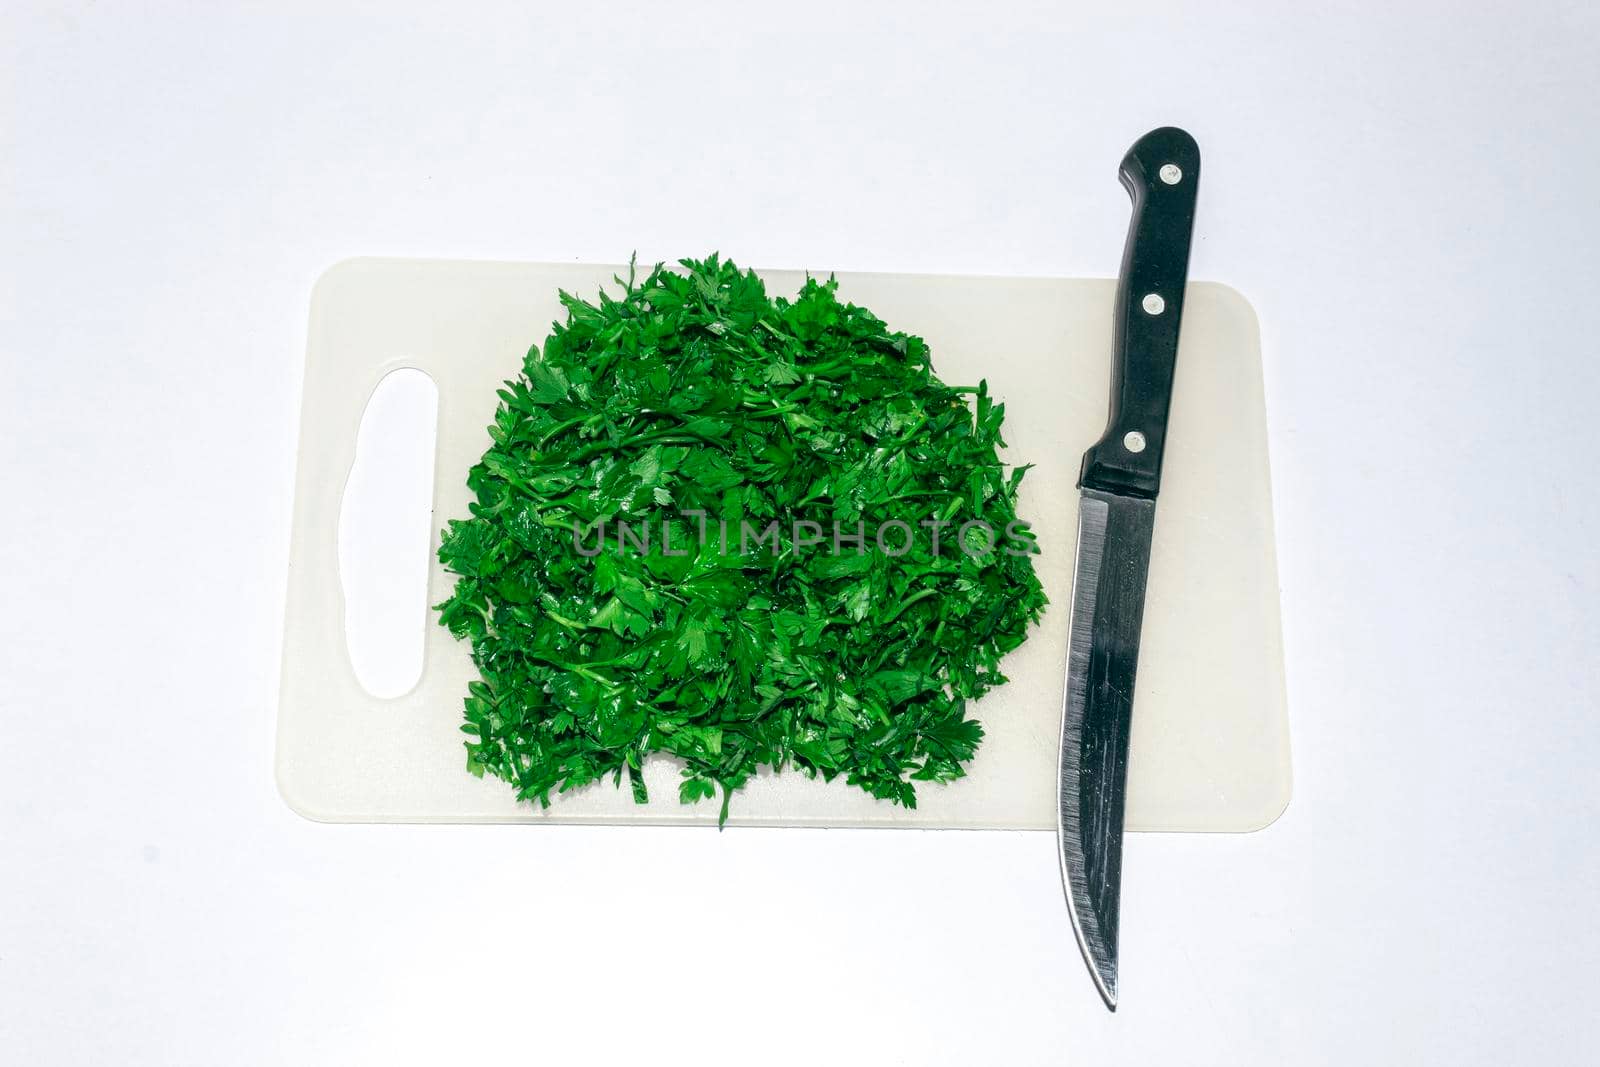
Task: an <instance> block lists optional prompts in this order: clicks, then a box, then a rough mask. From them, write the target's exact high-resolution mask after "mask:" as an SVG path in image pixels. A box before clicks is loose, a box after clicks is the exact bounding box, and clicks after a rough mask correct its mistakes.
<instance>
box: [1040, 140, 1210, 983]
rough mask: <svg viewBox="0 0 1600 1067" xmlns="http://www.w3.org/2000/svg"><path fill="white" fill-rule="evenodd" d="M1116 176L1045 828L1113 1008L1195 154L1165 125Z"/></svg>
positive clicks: (1081, 938) (1082, 940)
mask: <svg viewBox="0 0 1600 1067" xmlns="http://www.w3.org/2000/svg"><path fill="white" fill-rule="evenodd" d="M1120 173H1121V178H1122V184H1123V185H1124V186H1126V187H1127V189H1128V193H1129V194H1130V195H1131V196H1132V197H1133V219H1132V222H1131V223H1130V225H1129V227H1128V243H1127V246H1126V248H1125V249H1124V250H1123V254H1122V275H1121V277H1120V279H1119V280H1118V283H1117V297H1116V311H1115V314H1116V320H1115V341H1114V348H1113V351H1112V367H1111V415H1110V418H1109V420H1108V422H1107V425H1106V431H1105V434H1104V435H1103V436H1102V437H1101V438H1100V440H1099V441H1098V442H1097V443H1096V444H1095V445H1094V447H1093V448H1091V449H1089V451H1087V452H1085V453H1084V456H1083V467H1082V469H1081V470H1080V472H1079V474H1078V488H1079V490H1080V493H1081V497H1080V500H1079V504H1078V554H1077V560H1076V562H1075V563H1074V566H1073V573H1072V624H1071V630H1070V637H1069V640H1068V646H1067V685H1066V697H1065V708H1064V710H1063V714H1062V719H1061V757H1060V762H1061V777H1060V782H1059V789H1060V798H1059V799H1060V803H1059V805H1058V813H1059V817H1058V821H1057V827H1058V831H1059V839H1060V851H1061V880H1062V883H1063V884H1064V885H1065V887H1066V892H1067V903H1068V904H1069V906H1070V907H1071V911H1072V929H1073V932H1074V933H1075V934H1076V935H1077V939H1078V947H1079V948H1080V949H1082V950H1083V958H1084V960H1085V962H1087V963H1088V965H1089V971H1090V973H1091V974H1092V975H1093V976H1094V981H1095V985H1096V986H1097V987H1098V988H1099V990H1100V995H1101V996H1102V997H1103V998H1104V999H1105V1002H1106V1007H1108V1008H1110V1009H1111V1010H1112V1011H1115V1010H1116V1008H1117V921H1118V899H1119V896H1120V893H1121V887H1122V813H1123V806H1124V799H1125V792H1126V788H1127V780H1128V736H1129V730H1130V727H1131V724H1132V720H1133V680H1134V671H1135V668H1136V667H1137V666H1138V661H1139V630H1140V624H1141V622H1142V621H1143V617H1144V590H1145V577H1146V575H1147V572H1148V570H1149V565H1150V535H1151V531H1152V529H1153V528H1154V524H1155V517H1156V492H1157V490H1158V489H1159V488H1160V486H1161V455H1162V452H1163V450H1164V449H1165V446H1166V438H1167V408H1168V405H1169V404H1170V402H1171V400H1172V373H1173V368H1174V365H1175V363H1176V360H1177V354H1178V325H1179V322H1180V320H1181V318H1182V315H1183V291H1184V283H1185V280H1186V276H1187V274H1188V269H1189V239H1190V236H1191V234H1192V232H1193V229H1194V208H1195V192H1196V189H1197V186H1198V184H1199V179H1200V149H1199V146H1197V145H1196V144H1195V142H1194V138H1192V137H1190V136H1189V135H1188V134H1187V133H1185V132H1184V131H1183V130H1180V129H1176V128H1174V127H1170V126H1168V127H1163V128H1162V129H1159V130H1153V131H1151V132H1150V133H1147V134H1145V135H1144V136H1143V137H1141V138H1140V139H1139V140H1138V142H1137V143H1135V144H1134V146H1133V147H1132V148H1131V149H1129V150H1128V154H1127V156H1125V157H1124V158H1123V160H1122V168H1121V172H1120Z"/></svg>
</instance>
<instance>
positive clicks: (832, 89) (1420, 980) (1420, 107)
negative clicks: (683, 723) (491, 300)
mask: <svg viewBox="0 0 1600 1067" xmlns="http://www.w3.org/2000/svg"><path fill="white" fill-rule="evenodd" d="M214 6H216V5H201V4H199V3H196V4H193V5H142V7H144V10H140V11H136V10H134V8H133V5H112V4H105V3H100V4H66V5H60V6H46V5H41V4H38V3H22V4H10V5H7V6H6V9H5V12H4V14H3V15H0V41H3V45H0V47H3V49H4V53H3V55H0V69H3V71H4V74H3V75H0V76H3V77H4V78H5V82H4V83H3V84H4V90H5V92H4V97H3V102H0V106H3V107H4V112H3V114H0V129H3V137H4V142H3V143H4V153H3V159H0V167H3V172H0V182H3V187H0V188H3V199H0V206H3V210H4V215H3V219H0V256H3V257H4V285H3V290H0V297H3V302H4V323H3V331H4V333H3V337H4V345H3V351H4V358H5V367H4V369H5V376H4V379H5V380H4V384H3V385H0V404H3V405H4V406H3V409H0V415H3V433H0V441H3V446H0V447H3V448H4V453H3V457H4V458H3V466H0V476H3V479H4V482H3V485H0V489H3V493H4V499H5V501H6V507H5V511H4V515H3V516H0V539H3V540H0V579H3V588H4V589H5V590H6V597H5V600H4V608H3V610H0V648H3V650H4V652H3V654H4V657H5V659H4V667H3V670H0V709H3V715H4V719H3V724H0V835H3V837H0V848H3V858H0V1062H4V1063H6V1064H30V1065H31V1064H68V1063H74V1064H76V1063H91V1062H105V1063H116V1064H123V1065H133V1064H272V1063H290V1064H323V1063H326V1064H347V1063H379V1062H384V1063H452V1064H454V1063H462V1064H472V1063H494V1062H524V1063H559V1062H576V1059H577V1057H579V1056H580V1055H583V1056H597V1057H600V1058H601V1059H600V1062H608V1061H612V1060H615V1061H619V1062H620V1061H623V1060H627V1061H630V1062H638V1063H677V1062H683V1063H695V1064H701V1063H745V1062H750V1063H806V1064H814V1063H846V1064H855V1063H907V1064H929V1063H985V1064H991V1063H992V1064H1002V1063H1003V1064H1013V1063H1015V1064H1036V1063H1062V1062H1068V1063H1078V1064H1095V1065H1101V1064H1110V1063H1130V1064H1149V1063H1158V1062H1167V1063H1170V1062H1185V1063H1228V1064H1282V1063H1295V1064H1301V1063H1312V1064H1315V1063H1374V1062H1377V1063H1415V1062H1471V1063H1478V1062H1482V1063H1491V1062H1493V1063H1506V1062H1523V1063H1562V1062H1565V1063H1577V1062H1584V1061H1587V1060H1588V1058H1589V1057H1591V1056H1592V1055H1593V1049H1592V1046H1593V1045H1594V1044H1595V1043H1596V1041H1597V1040H1600V1027H1597V1023H1596V1019H1597V1012H1596V1010H1595V1007H1594V1000H1593V994H1594V992H1595V986H1596V978H1595V975H1596V972H1597V970H1600V937H1597V933H1596V926H1597V921H1596V914H1595V900H1596V892H1597V889H1600V864H1597V860H1596V849H1595V840H1594V839H1595V829H1594V827H1595V818H1596V815H1597V811H1596V807H1597V805H1596V800H1595V797H1596V785H1595V774H1596V764H1597V760H1600V737H1597V729H1596V724H1595V717H1596V714H1597V711H1600V709H1597V707H1596V704H1597V697H1600V666H1597V664H1600V654H1597V644H1600V610H1597V606H1596V601H1597V590H1596V584H1597V581H1600V566H1597V555H1600V553H1597V550H1596V539H1597V537H1600V524H1597V518H1600V508H1597V492H1596V488H1595V464H1596V460H1597V455H1600V448H1597V446H1600V435H1597V433H1596V429H1595V425H1596V424H1595V412H1596V406H1597V404H1600V395H1597V394H1600V371H1597V352H1596V337H1597V327H1600V311H1597V307H1600V301H1597V298H1596V290H1597V283H1600V269H1597V266H1596V260H1595V254H1594V247H1595V243H1596V240H1597V238H1600V209H1597V206H1596V202H1597V199H1600V193H1597V183H1600V149H1597V142H1600V75H1597V71H1600V21H1597V17H1596V15H1595V13H1594V10H1593V8H1592V6H1590V5H1581V4H1572V5H1551V4H1518V5H1510V4H1507V5H1504V8H1503V9H1502V10H1500V11H1493V10H1490V9H1488V8H1487V7H1474V6H1473V5H1465V6H1463V5H1459V4H1452V5H1447V4H1438V5H1427V6H1413V5H1407V4H1400V3H1389V4H1383V5H1373V6H1372V7H1371V8H1369V9H1366V10H1356V9H1352V8H1347V7H1346V5H1342V4H1336V5H1319V6H1318V7H1317V8H1316V9H1315V10H1307V11H1304V12H1301V13H1290V12H1288V11H1286V10H1279V7H1278V5H1265V4H1263V5H1260V6H1254V5H1252V6H1250V7H1246V6H1244V5H1232V6H1230V7H1228V8H1227V10H1226V11H1220V10H1207V11H1205V12H1203V13H1202V11H1200V10H1198V9H1197V10H1185V9H1182V8H1176V7H1169V6H1166V5H1164V4H1158V3H1145V4H1139V5H1129V6H1125V9H1124V12H1123V13H1119V14H1115V15H1110V14H1106V13H1104V12H1103V11H1101V10H1099V9H1097V8H1094V9H1092V8H1084V7H1080V8H1078V9H1076V10H1074V9H1073V7H1072V6H1071V5H1065V4H1054V5H1048V6H1045V5H1040V6H1037V7H1035V6H1031V5H1028V6H1015V5H1006V4H984V5H963V6H962V7H960V8H958V9H955V10H951V11H944V10H935V9H933V8H931V7H930V6H929V5H924V4H897V5H893V6H883V7H876V6H873V5H868V4H863V3H849V4H843V5H838V6H834V5H831V4H828V3H822V2H808V3H785V4H782V5H770V6H769V5H760V4H753V3H743V4H726V5H717V6H712V5H699V4H694V3H688V2H680V3H668V2H658V3H633V2H624V0H609V2H606V3H601V4H595V5H582V4H572V3H569V4H562V5H540V4H533V3H528V2H520V3H515V4H508V5H505V6H503V7H487V6H484V7H471V8H469V7H467V6H465V5H448V8H449V10H448V11H447V10H446V9H445V7H441V9H440V10H438V11H435V12H428V11H424V10H422V9H420V8H419V9H416V10H410V11H407V12H405V13H404V14H403V15H401V14H396V13H394V5H387V6H380V5H371V6H370V7H367V8H363V9H358V8H353V7H352V8H345V7H344V6H343V5H341V4H337V3H322V2H319V3H315V4H310V3H306V4H300V3H277V4H270V5H268V4H262V5H250V6H249V7H247V8H243V7H236V8H233V9H231V10H230V11H228V12H221V11H216V10H213V7H214ZM402 6H403V5H402ZM1114 6H1118V5H1110V4H1103V5H1100V7H1101V8H1110V7H1114ZM1284 7H1287V5H1284ZM1168 123H1172V124H1178V125H1182V126H1185V127H1187V128H1188V129H1190V130H1191V131H1192V132H1194V133H1195V135H1196V136H1197V138H1198V139H1199V141H1200V143H1201V146H1202V148H1203V150H1204V151H1205V153H1206V173H1205V179H1204V181H1203V183H1202V186H1201V218H1200V223H1199V236H1198V243H1197V245H1196V248H1195V252H1194V259H1193V264H1192V273H1193V276H1195V277H1199V278H1210V279H1217V280H1221V281H1226V282H1228V283H1230V284H1232V285H1234V286H1235V287H1237V288H1238V289H1240V290H1241V291H1243V292H1244V293H1245V294H1246V295H1247V296H1248V297H1249V298H1250V299H1251V300H1252V301H1253V303H1254V304H1255V306H1256V308H1257V310H1258V312H1259V313H1260V317H1261V323H1262V330H1263V341H1264V346H1265V351H1266V357H1267V388H1268V404H1269V418H1270V423H1271V435H1272V462H1273V468H1274V490H1275V493H1276V507H1277V516H1276V517H1277V529H1278V537H1279V552H1280V560H1281V566H1282V582H1283V609H1284V621H1285V622H1284V624H1285V630H1286V641H1287V647H1288V669H1289V684H1290V706H1291V715H1292V730H1293V744H1294V753H1295V762H1296V767H1295V769H1296V796H1295V799H1294V801H1293V803H1292V804H1291V806H1290V808H1289V811H1288V813H1287V814H1286V815H1285V816H1284V817H1283V818H1282V820H1280V821H1279V822H1278V823H1277V824H1276V825H1274V826H1272V827H1271V828H1270V829H1268V830H1265V831H1263V832H1261V833H1258V834H1254V835H1248V836H1237V837H1198V836H1151V835H1137V836H1134V837H1132V838H1131V839H1130V840H1129V842H1128V846H1127V858H1126V883H1125V886H1124V915H1125V920H1126V921H1125V924H1124V930H1123V969H1124V979H1123V981H1124V987H1123V994H1124V1002H1123V1007H1122V1009H1121V1011H1119V1012H1118V1013H1117V1014H1116V1015H1115V1016H1110V1015H1108V1014H1107V1013H1106V1012H1105V1011H1104V1009H1103V1008H1102V1007H1101V1006H1100V1004H1099V1001H1098V1000H1097V998H1096V997H1095V995H1094V992H1093V989H1092V987H1091V985H1090V983H1089V980H1088V977H1087V974H1086V973H1085V971H1084V968H1083V965H1082V963H1081V962H1080V961H1079V959H1078V956H1077V952H1076V949H1075V947H1074V946H1073V943H1072V936H1071V931H1070V928H1069V925H1068V920H1067V915H1066V912H1065V910H1064V906H1063V903H1062V898H1061V887H1060V879H1059V875H1058V873H1057V869H1056V861H1055V857H1054V852H1053V850H1054V844H1053V842H1052V841H1051V840H1050V838H1049V837H1048V836H1047V835H1044V834H1026V833H1018V834H1008V833H892V832H840V831H833V832H804V831H731V832H727V833H723V834H717V833H712V832H703V831H694V830H689V831H673V830H642V829H641V830H618V829H588V830H584V829H559V828H555V829H537V830H534V829H529V828H507V827H488V828H468V827H435V828H407V827H369V828H362V827H334V826H320V825H313V824H311V823H308V822H305V821H303V820H301V819H300V818H298V817H297V816H295V815H293V814H291V813H290V812H289V811H288V809H287V808H286V807H285V806H284V805H283V803H282V802H281V801H280V800H279V798H278V796H277V794H276V792H275V790H274V788H273V782H272V775H271V750H272V735H273V716H274V700H275V692H276V671H277V662H278V650H279V627H280V623H281V612H282V605H283V590H284V574H285V568H286V556H287V546H288V534H289V500H290V485H291V480H292V475H293V455H294V442H295V432H296V412H297V407H298V400H299V394H298V389H299V381H300V360H301V358H302V353H303V345H304V340H305V323H306V302H307V296H308V293H309V290H310V286H311V284H312V282H313V280H314V279H315V278H316V276H317V275H318V274H319V273H320V272H321V271H322V269H323V268H325V267H326V266H328V265H329V264H330V263H332V262H334V261H335V260H337V259H340V258H343V257H346V256H349V255H353V254H395V255H428V256H445V257H490V258H506V259H536V260H556V259H574V260H598V261H614V260H616V259H618V258H621V257H625V256H626V255H627V254H628V253H629V252H630V251H632V250H633V249H635V248H637V249H638V250H639V252H640V255H641V258H642V259H653V258H661V257H666V258H675V257H677V256H680V255H688V254H699V253H702V252H706V251H709V250H712V249H720V250H721V251H723V252H724V253H727V254H730V255H733V256H734V257H735V258H737V259H739V260H740V261H742V262H748V263H752V264H758V265H763V266H772V267H781V266H800V265H803V266H810V267H836V268H840V269H864V270H912V271H948V272H986V273H1017V274H1066V275H1100V276H1103V275H1107V274H1111V273H1114V271H1115V269H1116V266H1117V262H1118V258H1119V256H1120V252H1121V246H1122V240H1123V236H1124V230H1125V227H1126V223H1127V200H1126V196H1125V194H1124V193H1123V191H1122V190H1121V188H1119V186H1118V185H1117V182H1116V180H1115V174H1114V172H1115V166H1116V163H1117V161H1118V159H1120V157H1121V155H1122V153H1123V151H1124V150H1125V149H1126V148H1127V146H1128V145H1129V144H1130V143H1131V142H1132V141H1133V140H1134V139H1135V138H1136V137H1137V136H1138V135H1139V134H1140V133H1142V132H1144V131H1145V130H1146V129H1148V128H1150V127H1152V126H1157V125H1162V124H1168Z"/></svg>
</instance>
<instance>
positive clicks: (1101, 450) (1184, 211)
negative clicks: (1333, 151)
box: [1078, 126, 1200, 497]
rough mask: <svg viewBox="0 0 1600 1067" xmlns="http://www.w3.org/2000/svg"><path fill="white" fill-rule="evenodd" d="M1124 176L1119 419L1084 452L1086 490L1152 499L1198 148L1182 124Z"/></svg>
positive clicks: (1137, 155) (1129, 159) (1154, 135)
mask: <svg viewBox="0 0 1600 1067" xmlns="http://www.w3.org/2000/svg"><path fill="white" fill-rule="evenodd" d="M1120 177H1121V178H1122V184H1123V185H1124V186H1125V187H1127V190H1128V193H1129V195H1131V196H1132V197H1133V220H1132V222H1131V223H1130V224H1129V226H1128V244H1127V247H1126V248H1124V249H1123V252H1122V276H1121V278H1120V279H1119V280H1118V282H1117V304H1116V322H1115V330H1116V334H1115V336H1116V340H1115V346H1114V348H1113V350H1112V366H1111V417H1110V419H1109V420H1108V422H1107V424H1106V432H1105V435H1104V436H1102V437H1101V438H1100V440H1099V441H1098V442H1097V443H1096V444H1095V446H1094V447H1093V448H1091V449H1089V451H1087V452H1085V453H1084V454H1083V468H1082V470H1081V471H1080V473H1079V475H1078V485H1079V486H1080V487H1081V488H1084V489H1099V490H1101V491H1103V492H1107V493H1120V494H1123V495H1125V496H1139V497H1154V496H1155V495H1156V492H1157V490H1159V489H1160V488H1161V454H1162V452H1163V451H1164V450H1165V447H1166V443H1167V409H1168V407H1169V406H1170V405H1171V403H1172V372H1173V367H1174V366H1175V364H1176V363H1177V357H1178V326H1179V324H1180V323H1181V322H1182V319H1183V290H1184V284H1185V282H1186V281H1187V279H1188V273H1189V240H1190V237H1191V235H1192V234H1193V232H1194V205H1195V193H1196V192H1197V191H1198V189H1199V184H1200V146H1199V145H1197V144H1195V143H1194V138H1193V137H1190V136H1189V135H1188V134H1187V133H1185V132H1184V131H1183V130H1180V129H1178V128H1176V127H1174V126H1164V127H1162V128H1161V129H1159V130H1152V131H1150V132H1149V133H1147V134H1145V135H1144V136H1143V137H1141V138H1139V140H1138V141H1137V142H1136V143H1135V144H1134V146H1133V147H1132V148H1130V149H1129V150H1128V154H1127V156H1125V157H1124V158H1123V160H1122V168H1121V173H1120Z"/></svg>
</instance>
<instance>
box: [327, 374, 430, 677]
mask: <svg viewBox="0 0 1600 1067" xmlns="http://www.w3.org/2000/svg"><path fill="white" fill-rule="evenodd" d="M438 421H439V390H438V388H437V387H436V386H435V385H434V382H433V379H432V378H430V377H428V375H426V374H424V373H423V372H422V371H420V370H415V369H412V368H409V367H408V368H403V369H401V370H396V371H391V372H390V373H389V374H387V375H385V376H384V378H383V380H382V381H380V382H379V383H378V385H377V387H376V388H375V389H374V390H373V391H372V396H371V397H370V398H369V399H368V401H367V407H366V410H365V411H364V412H363V413H362V416H361V428H360V430H359V431H358V432H357V435H356V458H355V463H354V464H353V465H352V467H351V468H350V477H349V480H348V481H346V483H345V489H344V499H343V501H342V502H341V504H340V509H339V582H340V585H341V586H342V588H343V591H344V605H345V617H344V636H345V644H346V647H347V648H348V649H349V653H350V664H351V666H352V667H353V668H354V670H355V675H356V680H357V681H358V682H360V683H361V686H362V688H364V689H366V690H367V692H369V693H371V694H372V695H373V696H375V697H378V698H380V699H390V698H393V697H398V696H403V695H404V694H406V693H408V692H410V691H411V689H412V688H414V687H415V686H416V684H417V682H418V681H419V680H420V679H421V678H422V663H423V646H424V636H425V634H426V629H427V626H428V623H429V621H430V620H429V618H428V616H429V609H428V569H429V553H430V549H431V548H432V545H433V534H434V530H433V525H434V519H433V474H434V471H433V468H434V441H435V437H436V434H437V431H438Z"/></svg>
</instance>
